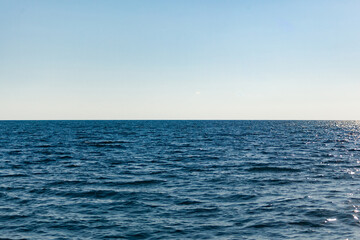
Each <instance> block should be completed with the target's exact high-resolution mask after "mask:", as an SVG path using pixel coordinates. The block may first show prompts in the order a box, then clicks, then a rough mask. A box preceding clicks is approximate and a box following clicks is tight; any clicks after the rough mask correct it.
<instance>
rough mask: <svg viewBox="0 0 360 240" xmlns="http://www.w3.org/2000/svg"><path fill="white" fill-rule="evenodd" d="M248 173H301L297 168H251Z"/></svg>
mask: <svg viewBox="0 0 360 240" xmlns="http://www.w3.org/2000/svg"><path fill="white" fill-rule="evenodd" d="M248 171H249V172H301V170H300V169H297V168H287V167H252V168H249V169H248Z"/></svg>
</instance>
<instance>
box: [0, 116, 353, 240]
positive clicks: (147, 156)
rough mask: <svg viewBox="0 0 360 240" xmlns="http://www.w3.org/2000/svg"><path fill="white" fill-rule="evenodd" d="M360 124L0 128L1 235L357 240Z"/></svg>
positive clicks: (8, 124)
mask: <svg viewBox="0 0 360 240" xmlns="http://www.w3.org/2000/svg"><path fill="white" fill-rule="evenodd" d="M359 137H360V122H358V121H187V120H186V121H185V120H184V121H165V120H161V121H155V120H152V121H140V120H139V121H135V120H128V121H0V239H154V240H155V239H249V240H250V239H275V240H281V239H321V240H324V239H342V240H345V239H349V240H350V239H360V220H359V218H360V212H359V211H360V140H359Z"/></svg>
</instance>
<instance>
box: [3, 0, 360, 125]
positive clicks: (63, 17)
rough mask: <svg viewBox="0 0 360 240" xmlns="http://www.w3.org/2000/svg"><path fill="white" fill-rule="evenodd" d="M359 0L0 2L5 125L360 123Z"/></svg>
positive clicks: (47, 0) (48, 0)
mask: <svg viewBox="0 0 360 240" xmlns="http://www.w3.org/2000/svg"><path fill="white" fill-rule="evenodd" d="M359 12H360V1H358V0H336V1H332V0H316V1H314V0H291V1H289V0H283V1H281V0H273V1H272V0H263V1H256V0H248V1H246V0H243V1H240V0H233V1H232V0H217V1H213V0H163V1H161V0H152V1H151V0H113V1H112V0H98V1H90V0H84V1H82V0H61V1H53V0H43V1H30V0H29V1H26V0H22V1H19V0H0V119H360V111H359V104H360V26H359V24H360V14H359Z"/></svg>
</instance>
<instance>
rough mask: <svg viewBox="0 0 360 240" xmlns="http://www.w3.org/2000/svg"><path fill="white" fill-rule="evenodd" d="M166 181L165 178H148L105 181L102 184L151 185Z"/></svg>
mask: <svg viewBox="0 0 360 240" xmlns="http://www.w3.org/2000/svg"><path fill="white" fill-rule="evenodd" d="M163 182H166V181H165V180H159V179H150V180H138V181H128V182H106V183H104V184H106V185H108V186H127V185H129V186H137V185H152V184H159V183H163Z"/></svg>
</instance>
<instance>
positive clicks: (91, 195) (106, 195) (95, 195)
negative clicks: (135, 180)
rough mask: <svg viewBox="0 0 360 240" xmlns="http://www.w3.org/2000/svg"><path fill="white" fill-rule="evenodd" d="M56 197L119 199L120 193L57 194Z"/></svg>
mask: <svg viewBox="0 0 360 240" xmlns="http://www.w3.org/2000/svg"><path fill="white" fill-rule="evenodd" d="M56 195H60V196H65V197H73V198H113V197H116V196H119V197H121V195H122V193H121V192H117V191H113V190H90V191H85V192H74V191H71V192H58V193H57V194H56Z"/></svg>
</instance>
